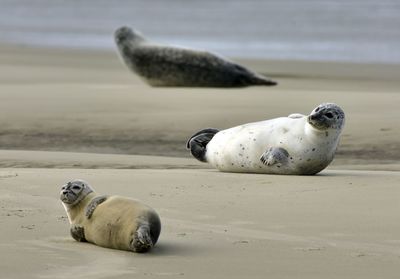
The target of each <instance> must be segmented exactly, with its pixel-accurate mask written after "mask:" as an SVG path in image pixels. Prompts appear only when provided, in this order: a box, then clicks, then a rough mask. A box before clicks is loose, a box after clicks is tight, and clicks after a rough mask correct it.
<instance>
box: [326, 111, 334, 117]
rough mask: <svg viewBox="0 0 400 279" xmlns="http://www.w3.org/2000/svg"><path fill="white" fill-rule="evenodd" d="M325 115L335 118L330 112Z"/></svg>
mask: <svg viewBox="0 0 400 279" xmlns="http://www.w3.org/2000/svg"><path fill="white" fill-rule="evenodd" d="M325 116H326V117H328V118H333V114H332V113H330V112H328V113H326V114H325Z"/></svg>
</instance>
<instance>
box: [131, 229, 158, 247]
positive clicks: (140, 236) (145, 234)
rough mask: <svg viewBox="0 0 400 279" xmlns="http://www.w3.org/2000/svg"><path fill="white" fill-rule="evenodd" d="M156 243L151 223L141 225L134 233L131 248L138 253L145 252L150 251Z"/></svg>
mask: <svg viewBox="0 0 400 279" xmlns="http://www.w3.org/2000/svg"><path fill="white" fill-rule="evenodd" d="M154 244H155V243H153V240H152V238H151V234H150V227H149V225H140V226H139V228H138V229H137V230H136V232H135V233H134V234H133V237H132V240H131V243H130V245H129V246H130V248H131V250H132V251H133V252H136V253H145V252H147V251H149V250H150V249H151V248H152V247H153V246H154Z"/></svg>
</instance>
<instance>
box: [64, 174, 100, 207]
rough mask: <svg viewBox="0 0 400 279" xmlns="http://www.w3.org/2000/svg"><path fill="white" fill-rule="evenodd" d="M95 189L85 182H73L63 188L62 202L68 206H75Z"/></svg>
mask: <svg viewBox="0 0 400 279" xmlns="http://www.w3.org/2000/svg"><path fill="white" fill-rule="evenodd" d="M92 192H93V189H92V188H91V187H90V185H89V184H88V183H87V182H85V181H83V180H79V179H77V180H73V181H70V182H68V183H67V184H65V185H63V186H62V187H61V192H60V200H61V201H62V202H63V203H64V204H66V205H67V206H70V207H71V206H74V205H76V204H78V203H79V202H80V201H81V200H83V199H84V198H85V197H86V196H87V195H88V194H90V193H92Z"/></svg>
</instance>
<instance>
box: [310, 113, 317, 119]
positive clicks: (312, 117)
mask: <svg viewBox="0 0 400 279" xmlns="http://www.w3.org/2000/svg"><path fill="white" fill-rule="evenodd" d="M317 118H318V117H317V115H316V114H311V115H310V119H311V120H316V119H317Z"/></svg>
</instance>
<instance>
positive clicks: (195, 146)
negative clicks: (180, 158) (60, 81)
mask: <svg viewBox="0 0 400 279" xmlns="http://www.w3.org/2000/svg"><path fill="white" fill-rule="evenodd" d="M218 132H219V131H218V130H217V129H213V128H208V129H204V130H201V131H199V132H197V133H195V134H194V135H193V136H191V137H190V138H189V139H188V141H187V142H186V148H187V149H190V153H191V154H192V155H193V157H195V158H196V159H197V160H199V161H200V162H207V159H206V158H205V155H206V151H207V148H206V147H207V144H208V143H209V142H210V141H211V139H212V138H213V137H214V136H215V134H216V133H218Z"/></svg>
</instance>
